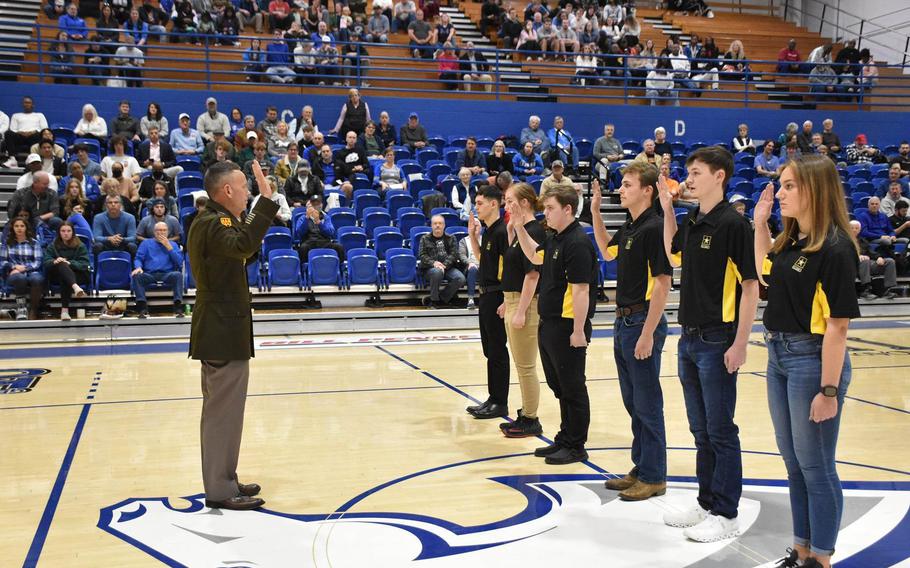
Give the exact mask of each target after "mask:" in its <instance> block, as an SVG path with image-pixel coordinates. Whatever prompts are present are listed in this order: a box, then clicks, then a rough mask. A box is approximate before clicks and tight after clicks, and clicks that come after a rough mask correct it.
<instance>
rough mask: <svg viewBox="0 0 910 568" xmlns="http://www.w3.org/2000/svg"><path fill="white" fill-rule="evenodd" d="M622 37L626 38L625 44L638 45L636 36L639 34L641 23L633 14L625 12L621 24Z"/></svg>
mask: <svg viewBox="0 0 910 568" xmlns="http://www.w3.org/2000/svg"><path fill="white" fill-rule="evenodd" d="M621 33H622V39H624V40H626V45H638V38H639V37H640V36H641V24H640V23H639V22H638V18H636V17H635V16H634V15H633V14H627V15H626V19H625V20H623V24H622V31H621Z"/></svg>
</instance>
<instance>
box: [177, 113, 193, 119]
mask: <svg viewBox="0 0 910 568" xmlns="http://www.w3.org/2000/svg"><path fill="white" fill-rule="evenodd" d="M184 117H185V118H186V119H187V120H189V118H190V115H188V114H187V113H185V112H181V113H180V116H178V117H177V120H183V119H184Z"/></svg>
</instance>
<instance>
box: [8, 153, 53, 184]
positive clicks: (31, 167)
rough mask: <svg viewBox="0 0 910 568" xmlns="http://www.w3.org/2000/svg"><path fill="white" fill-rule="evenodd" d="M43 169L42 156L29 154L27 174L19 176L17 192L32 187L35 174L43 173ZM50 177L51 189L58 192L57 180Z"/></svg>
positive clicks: (26, 159)
mask: <svg viewBox="0 0 910 568" xmlns="http://www.w3.org/2000/svg"><path fill="white" fill-rule="evenodd" d="M42 167H43V160H42V159H41V156H39V155H38V154H29V155H28V157H27V158H25V173H24V174H22V175H21V176H19V179H17V180H16V190H17V191H18V190H21V189H24V188H27V187H31V186H32V182H33V181H34V176H35V174H36V173H38V172H41V171H43V170H42ZM45 173H47V172H45ZM48 177H49V178H50V179H49V184H50V188H51V189H52V190H54V191H55V192H56V191H57V187H58V184H57V178H56V177H54V176H52V175H49V174H48Z"/></svg>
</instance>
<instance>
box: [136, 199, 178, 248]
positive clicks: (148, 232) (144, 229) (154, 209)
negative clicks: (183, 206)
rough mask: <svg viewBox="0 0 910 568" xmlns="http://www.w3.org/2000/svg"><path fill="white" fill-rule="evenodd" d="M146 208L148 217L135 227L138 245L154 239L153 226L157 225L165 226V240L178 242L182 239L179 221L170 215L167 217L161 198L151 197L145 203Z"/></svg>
mask: <svg viewBox="0 0 910 568" xmlns="http://www.w3.org/2000/svg"><path fill="white" fill-rule="evenodd" d="M145 206H146V207H147V208H148V215H146V216H145V217H143V218H142V220H141V221H139V225H138V226H137V227H136V241H137V242H139V243H140V244H141V243H142V241H144V240H146V239H154V238H155V226H156V225H157V224H158V223H164V224H165V225H166V226H167V238H168V239H169V240H172V241H174V242H180V240H181V239H182V238H183V230H182V229H181V227H180V221H178V220H177V218H176V217H174V216H172V215H168V212H167V203H166V202H165V201H164V199H162V198H161V197H153V198H151V199H149V200H148V201H146V202H145Z"/></svg>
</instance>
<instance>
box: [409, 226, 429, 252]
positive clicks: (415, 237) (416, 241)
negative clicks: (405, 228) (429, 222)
mask: <svg viewBox="0 0 910 568" xmlns="http://www.w3.org/2000/svg"><path fill="white" fill-rule="evenodd" d="M429 232H431V231H430V228H429V227H411V231H410V234H409V235H408V237H409V240H410V242H411V250H412V251H414V254H415V255H416V254H417V253H418V252H419V251H420V239H421V238H422V237H423V235H425V234H427V233H429Z"/></svg>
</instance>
